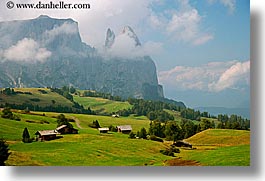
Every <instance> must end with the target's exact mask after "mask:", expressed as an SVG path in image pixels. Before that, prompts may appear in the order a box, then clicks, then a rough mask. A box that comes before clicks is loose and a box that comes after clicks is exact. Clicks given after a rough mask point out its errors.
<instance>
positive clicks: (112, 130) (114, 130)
mask: <svg viewBox="0 0 265 181" xmlns="http://www.w3.org/2000/svg"><path fill="white" fill-rule="evenodd" d="M109 130H110V131H111V132H117V131H118V129H117V127H116V126H113V125H110V126H109Z"/></svg>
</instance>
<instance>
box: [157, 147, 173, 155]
mask: <svg viewBox="0 0 265 181" xmlns="http://www.w3.org/2000/svg"><path fill="white" fill-rule="evenodd" d="M160 153H162V154H163V155H167V156H174V153H173V152H172V151H171V150H170V149H166V150H160Z"/></svg>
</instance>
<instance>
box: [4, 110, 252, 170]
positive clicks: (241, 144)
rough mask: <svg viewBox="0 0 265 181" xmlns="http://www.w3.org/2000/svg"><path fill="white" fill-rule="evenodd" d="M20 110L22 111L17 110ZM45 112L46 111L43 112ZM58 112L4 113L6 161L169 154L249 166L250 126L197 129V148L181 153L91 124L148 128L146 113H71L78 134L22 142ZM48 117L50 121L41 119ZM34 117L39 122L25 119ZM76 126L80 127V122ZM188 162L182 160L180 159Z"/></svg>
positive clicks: (135, 159) (73, 161) (114, 160)
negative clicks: (8, 115)
mask: <svg viewBox="0 0 265 181" xmlns="http://www.w3.org/2000/svg"><path fill="white" fill-rule="evenodd" d="M17 114H18V113H17ZM39 114H40V115H41V114H42V113H39ZM58 114H59V113H45V115H46V116H40V115H28V114H18V115H19V116H20V117H21V118H22V120H21V121H13V120H8V119H3V118H0V125H1V127H0V136H1V137H3V138H4V139H6V140H7V141H8V143H9V148H10V150H11V152H12V154H11V156H10V157H9V159H8V161H7V162H6V163H7V165H58V166H81V165H87V166H88V165H97V166H104V165H105V166H106V165H108V166H109V165H110V166H111V165H113V166H126V165H127V166H133V165H138V166H142V165H165V164H166V162H165V161H166V160H173V161H174V159H181V160H183V161H184V165H185V164H186V163H185V161H187V163H188V161H190V160H193V161H196V162H197V163H199V165H202V166H249V165H250V132H249V131H238V130H218V129H211V130H206V131H203V132H201V133H198V134H196V135H194V136H192V137H190V138H188V139H187V140H186V141H188V142H190V143H192V144H193V147H194V148H196V149H193V150H189V149H185V148H181V149H180V150H181V153H179V154H177V155H176V156H177V157H175V158H174V157H169V156H165V155H162V154H161V153H160V152H159V151H160V150H161V149H165V147H167V145H168V144H169V143H168V142H166V143H159V142H154V141H150V140H139V139H128V135H125V134H121V133H113V132H109V133H108V134H100V133H99V131H98V130H96V129H92V128H89V127H88V126H87V125H88V124H89V123H90V122H91V121H93V120H94V119H97V120H98V121H99V123H100V124H101V126H102V127H103V126H109V124H110V123H111V124H113V125H119V124H131V125H132V127H133V131H137V130H139V129H140V128H142V127H145V128H147V129H148V126H149V121H148V120H147V118H145V117H133V116H132V117H129V118H128V119H126V118H112V117H110V116H93V115H81V114H80V115H78V114H66V115H67V117H69V118H70V117H74V118H77V119H78V121H79V122H80V126H81V127H82V129H80V128H78V129H79V134H76V135H63V138H60V139H57V140H52V141H45V142H33V143H28V144H25V143H22V142H21V138H22V132H23V129H24V128H25V127H27V128H28V130H29V132H30V135H31V137H34V133H35V132H36V131H37V130H45V129H55V128H56V125H57V124H56V119H55V118H53V117H54V116H56V115H58ZM43 119H45V120H46V121H47V122H49V124H47V123H46V124H41V122H42V121H43ZM26 120H32V121H35V123H29V122H26ZM73 124H74V127H75V128H77V125H76V124H75V123H73ZM181 165H183V164H181Z"/></svg>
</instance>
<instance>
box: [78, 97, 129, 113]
mask: <svg viewBox="0 0 265 181" xmlns="http://www.w3.org/2000/svg"><path fill="white" fill-rule="evenodd" d="M74 101H75V102H78V103H79V104H81V105H83V106H84V107H85V108H88V107H90V108H91V109H92V110H93V111H95V112H97V113H100V114H112V113H113V112H117V111H119V110H122V109H129V108H131V107H132V105H130V104H129V103H128V102H120V101H112V100H108V99H103V98H98V97H79V96H74Z"/></svg>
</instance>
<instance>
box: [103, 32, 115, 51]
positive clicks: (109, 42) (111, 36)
mask: <svg viewBox="0 0 265 181" xmlns="http://www.w3.org/2000/svg"><path fill="white" fill-rule="evenodd" d="M114 41H115V33H114V32H113V31H112V30H111V29H110V28H108V30H107V35H106V40H105V47H107V48H110V47H111V46H112V45H113V43H114Z"/></svg>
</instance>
